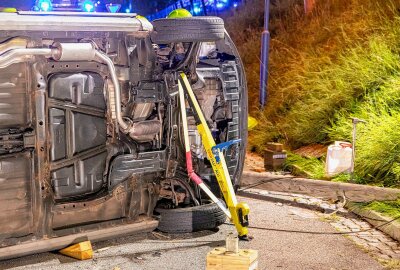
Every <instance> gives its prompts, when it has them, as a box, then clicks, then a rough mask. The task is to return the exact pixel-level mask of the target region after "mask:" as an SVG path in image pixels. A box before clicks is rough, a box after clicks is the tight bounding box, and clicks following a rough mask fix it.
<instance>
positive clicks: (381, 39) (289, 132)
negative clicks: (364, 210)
mask: <svg viewBox="0 0 400 270" xmlns="http://www.w3.org/2000/svg"><path fill="white" fill-rule="evenodd" d="M302 2H303V1H298V0H281V1H276V2H274V3H275V4H273V5H272V10H271V22H270V32H271V49H270V74H269V85H268V89H269V96H268V104H267V107H266V108H265V110H264V111H259V109H258V107H257V102H256V100H257V97H258V88H259V52H260V34H261V31H262V23H263V20H262V18H263V13H262V10H263V9H262V8H261V7H262V5H263V4H262V3H263V1H261V0H248V4H247V5H245V6H244V7H243V8H242V9H241V10H239V11H238V12H236V13H235V16H233V17H230V18H227V19H226V25H227V29H228V31H229V32H230V34H231V36H232V38H233V39H234V41H235V43H236V44H238V49H239V51H240V53H241V55H242V58H243V60H244V64H245V68H246V74H247V78H248V81H249V83H248V85H249V99H250V102H249V104H250V112H251V114H252V115H253V116H256V117H257V118H258V120H259V122H260V125H259V126H258V127H257V128H256V129H255V130H254V131H253V132H252V133H251V134H250V138H249V141H250V144H251V146H252V147H255V148H256V149H257V151H259V152H262V150H263V149H264V147H265V145H266V143H267V142H270V141H275V142H283V143H285V144H286V145H287V146H288V147H289V148H290V149H297V148H299V147H301V146H304V145H308V144H314V143H319V144H330V143H331V142H333V141H335V140H349V139H350V135H351V120H350V117H359V118H362V119H365V120H367V121H368V122H367V124H366V125H362V124H360V125H359V126H358V127H359V132H358V133H359V134H358V141H357V159H356V179H357V181H358V182H360V183H366V184H373V185H381V186H391V187H399V186H400V159H399V158H398V157H399V156H400V143H399V142H400V131H398V130H397V128H396V123H398V121H399V120H400V91H399V89H400V76H399V75H400V57H399V55H400V16H399V12H398V11H399V10H400V2H399V1H395V0H348V1H341V0H324V1H319V2H318V6H317V7H316V9H315V11H314V12H313V14H311V15H309V16H305V15H304V13H303V7H302ZM399 130H400V129H399ZM288 164H289V165H292V167H293V166H296V167H305V170H306V171H307V172H309V173H310V174H311V176H312V177H317V176H321V177H322V176H323V161H321V160H308V159H303V158H299V157H294V156H293V157H291V158H289V160H288ZM346 179H348V176H345V175H342V176H340V177H338V178H337V180H338V181H347V180H346Z"/></svg>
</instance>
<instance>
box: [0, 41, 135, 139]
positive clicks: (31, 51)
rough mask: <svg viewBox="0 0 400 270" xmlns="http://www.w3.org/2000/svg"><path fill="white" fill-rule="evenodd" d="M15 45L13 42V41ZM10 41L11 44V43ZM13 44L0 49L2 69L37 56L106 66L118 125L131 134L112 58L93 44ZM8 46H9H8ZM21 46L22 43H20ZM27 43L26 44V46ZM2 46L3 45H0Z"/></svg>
mask: <svg viewBox="0 0 400 270" xmlns="http://www.w3.org/2000/svg"><path fill="white" fill-rule="evenodd" d="M11 41H12V42H13V43H15V42H14V41H13V40H11ZM11 41H9V42H11ZM13 43H9V44H8V43H6V44H5V45H3V46H2V47H0V48H4V49H3V51H0V69H2V68H6V67H8V66H10V65H12V64H15V63H21V62H27V61H31V60H33V59H34V57H36V56H44V57H46V58H52V59H54V60H55V61H59V62H66V61H89V62H90V61H95V62H98V63H102V64H106V65H107V67H108V71H109V72H110V76H111V81H112V83H113V85H114V92H115V112H116V113H115V114H116V118H117V122H118V125H119V127H120V129H121V131H122V132H124V133H129V132H130V129H131V124H130V123H128V122H125V120H124V119H123V118H122V113H121V88H120V85H119V82H118V78H117V73H116V70H115V66H114V63H113V61H112V60H111V58H110V57H108V56H107V55H106V54H105V53H103V52H101V51H99V50H97V48H96V47H95V45H94V44H92V43H54V45H53V48H12V47H13ZM7 44H8V45H7ZM18 44H19V46H21V42H18ZM26 44H27V43H25V46H26ZM0 45H1V44H0Z"/></svg>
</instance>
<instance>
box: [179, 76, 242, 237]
mask: <svg viewBox="0 0 400 270" xmlns="http://www.w3.org/2000/svg"><path fill="white" fill-rule="evenodd" d="M178 88H179V101H180V108H181V117H182V123H183V131H184V141H185V151H186V167H187V171H188V174H189V177H190V179H192V180H193V181H194V182H195V183H196V184H197V185H199V187H200V188H201V189H202V190H203V191H204V192H205V193H206V194H207V195H208V196H209V197H210V199H211V200H213V201H214V202H215V203H217V205H218V206H219V207H220V208H221V209H222V210H223V211H224V212H225V213H226V215H227V216H228V217H229V218H230V219H231V221H232V222H233V224H234V225H235V227H236V230H237V232H238V234H239V237H240V238H241V239H247V235H248V229H247V227H248V225H249V221H248V215H249V212H250V209H249V206H248V205H247V204H246V203H238V202H237V199H236V196H235V191H234V189H233V185H232V181H231V177H230V175H229V172H228V167H227V165H226V162H225V156H224V154H223V149H225V148H227V147H229V146H230V145H232V144H235V143H238V142H239V141H240V140H235V141H229V142H224V143H221V144H219V145H216V144H215V141H214V138H213V136H212V134H211V131H210V129H209V127H208V125H207V122H206V119H205V118H204V115H203V112H202V110H201V108H200V105H199V103H198V101H197V99H196V96H195V94H194V93H193V90H192V87H191V85H190V83H189V81H188V79H187V77H186V75H185V74H184V73H181V74H180V76H179V79H178ZM185 93H186V95H187V98H188V103H189V106H190V108H191V109H192V110H193V114H194V118H195V121H196V126H197V129H198V131H199V133H200V136H201V141H202V143H203V146H204V149H205V150H206V153H207V158H208V160H209V161H210V163H211V165H212V168H213V171H214V174H215V177H216V178H217V181H218V184H219V187H220V189H221V191H222V194H223V196H224V199H225V202H226V204H227V207H228V209H229V211H228V210H227V209H226V208H225V206H224V205H223V204H222V203H221V202H220V201H219V200H218V199H217V198H216V196H215V195H214V194H213V193H212V192H211V191H210V190H209V188H208V187H207V186H206V185H205V184H204V183H203V181H202V180H201V178H200V177H199V176H198V175H197V174H196V173H195V172H194V171H193V166H192V155H191V150H190V143H189V135H188V125H187V118H186V102H185Z"/></svg>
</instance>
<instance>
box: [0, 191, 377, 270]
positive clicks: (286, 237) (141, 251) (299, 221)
mask: <svg viewBox="0 0 400 270" xmlns="http://www.w3.org/2000/svg"><path fill="white" fill-rule="evenodd" d="M239 199H240V200H244V201H247V202H248V203H249V205H250V207H251V211H252V214H251V217H250V218H251V224H252V225H253V226H257V227H263V228H270V229H278V230H259V229H251V230H250V232H251V235H253V236H254V239H253V240H252V241H251V242H241V243H240V247H241V248H252V249H257V250H259V253H260V258H259V266H260V269H268V270H269V269H308V270H309V269H318V270H324V269H329V270H332V269H368V270H373V269H383V267H382V266H381V265H380V264H379V263H378V262H377V261H376V260H375V259H373V258H372V257H371V256H370V255H369V254H368V253H366V252H365V251H363V250H361V249H360V248H358V247H357V246H356V245H355V244H354V243H353V242H352V241H350V240H349V239H347V238H345V237H343V236H342V235H321V234H319V235H314V234H303V233H293V232H282V231H279V230H289V231H290V230H297V231H298V230H300V231H318V232H335V229H334V228H333V227H332V226H331V225H330V224H329V223H327V222H324V221H321V219H320V218H319V216H318V215H317V214H316V212H314V211H311V210H306V209H301V208H296V207H292V206H289V205H284V204H280V203H273V202H266V201H261V200H255V199H250V198H239ZM233 230H234V229H233V227H232V226H230V225H223V226H221V227H220V229H219V230H218V231H206V232H199V233H194V234H187V235H166V234H160V233H154V234H148V235H146V236H141V237H138V236H127V237H124V238H119V239H114V240H110V241H104V242H100V243H97V244H94V248H95V258H94V259H93V260H89V261H76V260H74V259H71V258H68V257H65V256H63V255H60V254H58V253H44V254H38V255H32V256H27V257H23V258H19V259H13V260H9V261H4V262H0V269H23V270H27V269H32V270H35V269H46V270H47V269H65V270H67V269H107V270H125V269H150V270H151V269H157V270H158V269H171V270H174V269H177V270H178V269H205V260H206V254H207V252H208V251H209V250H211V249H212V248H214V247H217V246H223V245H224V241H225V237H226V235H227V233H228V232H230V231H233Z"/></svg>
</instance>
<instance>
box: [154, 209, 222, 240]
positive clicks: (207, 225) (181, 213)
mask: <svg viewBox="0 0 400 270" xmlns="http://www.w3.org/2000/svg"><path fill="white" fill-rule="evenodd" d="M155 212H157V213H159V214H160V216H159V218H160V222H159V224H158V227H157V229H159V230H160V231H162V232H166V233H190V232H196V231H202V230H212V229H215V228H217V227H218V226H220V225H221V224H223V223H224V222H225V220H226V215H225V213H224V212H223V211H222V210H221V209H220V208H219V207H218V206H217V205H216V204H215V203H209V204H205V205H200V206H194V207H186V208H177V209H162V208H156V209H155Z"/></svg>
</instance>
